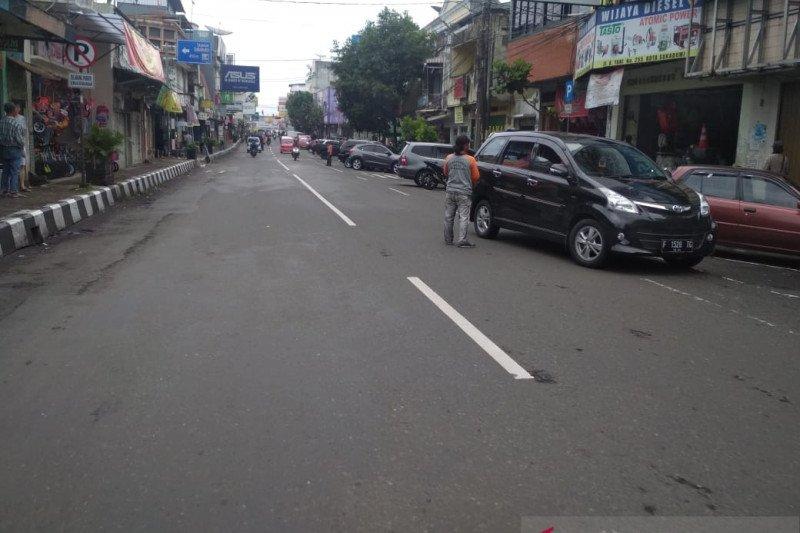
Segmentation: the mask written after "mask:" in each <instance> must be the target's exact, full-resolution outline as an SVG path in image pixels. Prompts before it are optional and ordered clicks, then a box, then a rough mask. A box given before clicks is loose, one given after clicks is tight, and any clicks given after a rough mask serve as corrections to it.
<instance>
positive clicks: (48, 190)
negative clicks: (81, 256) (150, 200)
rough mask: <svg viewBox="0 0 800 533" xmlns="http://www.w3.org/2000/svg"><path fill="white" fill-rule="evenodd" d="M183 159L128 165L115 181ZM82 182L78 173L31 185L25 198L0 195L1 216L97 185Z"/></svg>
mask: <svg viewBox="0 0 800 533" xmlns="http://www.w3.org/2000/svg"><path fill="white" fill-rule="evenodd" d="M183 161H186V160H185V159H178V158H173V157H165V158H160V159H158V160H156V161H155V162H153V163H143V164H141V165H135V166H132V167H128V168H126V169H122V170H119V171H117V172H115V173H114V181H115V183H119V182H122V181H125V180H126V179H128V178H132V177H134V176H139V175H141V174H148V173H151V172H155V171H157V170H161V169H163V168H167V167H171V166H172V165H175V164H177V163H182V162H183ZM80 182H81V175H80V174H79V173H76V174H75V175H74V176H72V177H70V178H61V179H58V180H55V181H51V182H49V183H47V184H46V185H42V186H38V187H31V190H30V191H29V192H26V193H23V194H24V195H25V197H24V198H8V197H0V218H3V217H7V216H8V215H11V214H13V213H16V212H17V211H21V210H26V209H38V208H40V207H42V206H43V205H45V204H52V203H56V202H58V201H60V200H62V199H64V198H67V197H69V196H72V195H75V194H79V193H83V194H85V193H87V192H90V191H92V190H93V189H95V187H92V186H91V185H90V186H89V188H87V189H78V186H79V185H80ZM97 188H99V187H97Z"/></svg>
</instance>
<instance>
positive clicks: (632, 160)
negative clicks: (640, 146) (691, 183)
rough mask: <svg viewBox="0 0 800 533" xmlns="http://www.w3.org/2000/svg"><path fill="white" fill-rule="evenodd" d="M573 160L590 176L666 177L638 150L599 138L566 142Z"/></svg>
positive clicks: (657, 178) (655, 178)
mask: <svg viewBox="0 0 800 533" xmlns="http://www.w3.org/2000/svg"><path fill="white" fill-rule="evenodd" d="M567 149H568V150H569V151H570V152H571V153H572V157H574V158H575V162H576V163H578V166H579V167H580V168H581V170H583V171H584V172H585V173H587V174H589V175H590V176H604V177H614V178H636V179H653V180H666V179H667V176H665V175H664V172H662V171H661V169H659V168H658V167H657V166H656V164H655V163H654V162H653V161H652V160H651V159H650V158H648V157H647V156H646V155H644V154H643V153H642V152H640V151H639V150H637V149H636V148H633V147H632V146H627V145H625V144H618V143H609V142H606V141H603V140H586V141H578V142H568V143H567Z"/></svg>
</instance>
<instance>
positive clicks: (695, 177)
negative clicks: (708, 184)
mask: <svg viewBox="0 0 800 533" xmlns="http://www.w3.org/2000/svg"><path fill="white" fill-rule="evenodd" d="M705 175H706V173H705V172H701V173H699V174H692V175H690V176H689V177H688V178H686V179H685V180H683V183H684V184H685V185H686V186H687V187H689V188H690V189H692V190H693V191H697V192H703V191H702V189H703V176H705Z"/></svg>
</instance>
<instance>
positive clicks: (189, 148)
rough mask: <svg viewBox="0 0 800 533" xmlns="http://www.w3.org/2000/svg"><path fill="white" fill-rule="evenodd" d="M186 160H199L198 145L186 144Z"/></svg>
mask: <svg viewBox="0 0 800 533" xmlns="http://www.w3.org/2000/svg"><path fill="white" fill-rule="evenodd" d="M186 159H197V143H193V142H191V143H187V144H186Z"/></svg>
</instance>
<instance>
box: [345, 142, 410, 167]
mask: <svg viewBox="0 0 800 533" xmlns="http://www.w3.org/2000/svg"><path fill="white" fill-rule="evenodd" d="M399 160H400V156H399V155H397V154H396V153H394V152H392V151H391V150H389V149H388V148H386V147H385V146H384V145H382V144H379V143H363V144H357V145H355V146H354V147H352V148H351V149H350V158H349V159H348V160H347V161H345V165H346V166H349V167H352V168H353V169H354V170H362V169H367V168H372V169H376V170H386V171H388V172H391V173H394V172H395V169H396V168H397V162H398V161H399Z"/></svg>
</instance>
